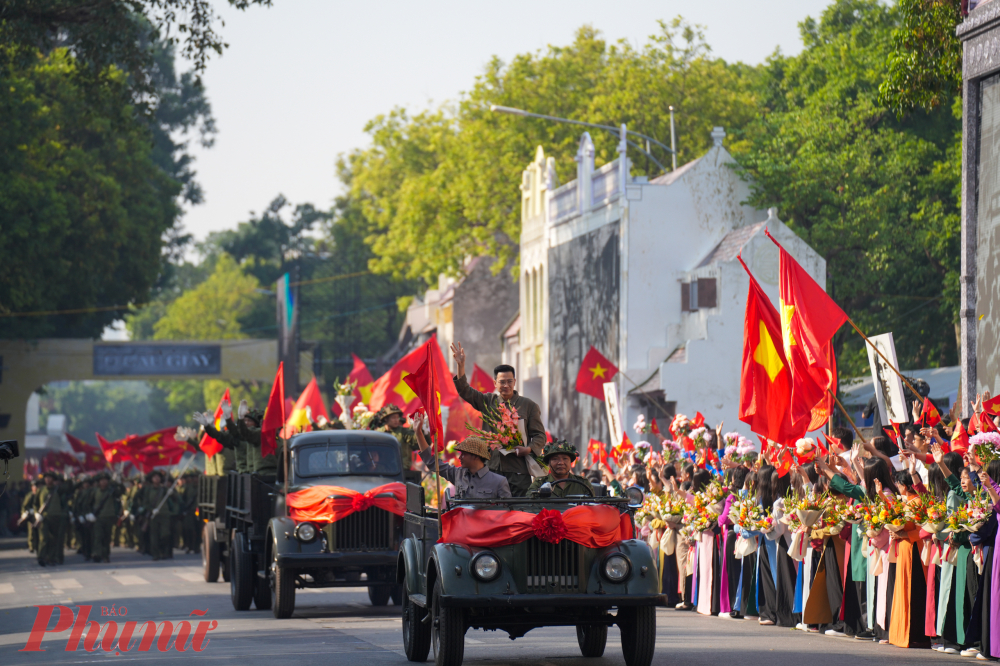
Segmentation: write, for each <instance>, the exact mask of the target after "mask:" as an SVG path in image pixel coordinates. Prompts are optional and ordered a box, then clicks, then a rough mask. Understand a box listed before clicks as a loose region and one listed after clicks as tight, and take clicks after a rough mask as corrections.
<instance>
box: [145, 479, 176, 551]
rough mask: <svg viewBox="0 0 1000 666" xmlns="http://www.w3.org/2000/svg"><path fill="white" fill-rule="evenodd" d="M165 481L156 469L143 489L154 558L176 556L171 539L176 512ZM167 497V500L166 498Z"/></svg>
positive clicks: (146, 523)
mask: <svg viewBox="0 0 1000 666" xmlns="http://www.w3.org/2000/svg"><path fill="white" fill-rule="evenodd" d="M168 492H169V490H168V488H167V486H165V485H164V483H163V473H162V472H161V471H159V470H154V471H153V473H152V474H150V475H149V485H147V486H146V488H144V489H143V501H142V508H143V518H144V525H145V527H146V530H145V531H146V533H147V538H148V539H149V554H150V555H152V556H153V560H154V561H157V560H163V559H170V558H172V557H173V556H174V552H173V548H171V541H170V517H171V516H173V515H174V513H176V511H177V508H176V505H175V503H174V498H173V497H172V495H173V493H170V495H171V496H168V495H167V493H168ZM164 498H166V500H164Z"/></svg>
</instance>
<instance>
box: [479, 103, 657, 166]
mask: <svg viewBox="0 0 1000 666" xmlns="http://www.w3.org/2000/svg"><path fill="white" fill-rule="evenodd" d="M490 111H493V112H495V113H506V114H509V115H512V116H522V117H524V118H541V119H542V120H551V121H553V122H557V123H568V124H570V125H582V126H583V127H594V128H597V129H602V130H607V131H609V132H614V133H615V134H620V133H621V131H622V130H621V129H620V128H618V127H612V126H611V125H598V124H597V123H586V122H583V121H582V120H570V119H569V118H560V117H558V116H548V115H545V114H544V113H531V112H530V111H525V110H524V109H515V108H512V107H509V106H500V105H498V104H491V105H490ZM671 117H673V116H672V115H671ZM624 131H625V134H626V135H628V134H631V135H632V136H637V137H640V138H642V139H646V141H651V142H653V143H655V144H656V145H657V146H659V147H661V148H663V149H664V150H665V151H667V152H668V153H670V154H671V155H675V153H674V150H673V149H672V148H668V147H667V146H665V145H663V144H662V143H660V142H659V141H657V140H656V139H654V138H653V137H651V136H647V135H645V134H641V133H639V132H633V131H632V130H630V129H625V130H624ZM625 141H626V142H627V143H628V145H630V146H632V147H633V148H635V149H636V150H638V151H639V152H641V153H643V154H644V155H646V157H648V158H649V159H651V160H653V162H654V163H655V164H656V166H658V167H660V169H662V170H663V171H666V170H667V168H666V167H665V166H663V165H662V164H660V161H659V160H657V159H656V158H655V157H653V156H652V155H651V154H650V153H649V152H648V151H646V150H643V148H642V146H640V145H638V144H636V143H635V142H633V141H629V140H628V138H627V136H626V137H625ZM676 163H677V158H676V156H675V157H674V164H675V165H676ZM675 168H676V167H675Z"/></svg>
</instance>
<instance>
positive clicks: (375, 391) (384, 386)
mask: <svg viewBox="0 0 1000 666" xmlns="http://www.w3.org/2000/svg"><path fill="white" fill-rule="evenodd" d="M431 341H433V342H434V344H433V345H431V346H430V347H428V349H429V350H430V355H431V359H432V362H433V363H434V373H435V376H436V377H437V381H438V390H439V391H440V392H441V403H440V404H442V405H444V406H446V407H450V406H451V404H452V403H453V402H455V401H456V400H461V398H460V397H459V395H458V389H456V388H455V381H454V380H453V379H452V376H451V372H449V371H448V363H447V362H446V361H445V360H444V354H442V353H441V346H440V345H439V344H438V341H437V334H434V335H432V336H431V338H430V340H428V342H431ZM425 360H427V351H425V350H424V347H423V346H421V347H418V348H417V349H415V350H413V351H412V352H410V353H409V354H407V355H406V356H404V357H403V358H401V359H399V361H397V362H396V365H394V366H392V367H391V368H389V371H388V372H386V373H385V374H384V375H382V376H381V377H379V378H378V379H376V380H375V383H374V384H373V385H372V392H371V400H370V401H369V403H368V408H369V409H370V410H372V411H373V412H374V411H378V410H379V409H381V408H382V407H384V406H386V405H388V404H394V405H396V406H398V407H399V408H400V409H402V410H403V413H404V414H412V413H413V412H415V411H416V410H417V408H418V407H420V406H421V402H420V399H419V398H418V397H417V394H416V393H414V392H413V389H412V388H410V385H409V384H407V383H406V381H405V380H404V378H405V377H406V376H407V375H410V374H412V373H414V372H416V370H417V368H419V367H420V366H421V364H423V363H424V361H425ZM449 420H450V419H449Z"/></svg>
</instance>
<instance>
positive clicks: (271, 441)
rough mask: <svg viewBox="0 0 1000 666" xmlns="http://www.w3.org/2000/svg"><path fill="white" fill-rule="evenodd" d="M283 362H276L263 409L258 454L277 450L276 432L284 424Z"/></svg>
mask: <svg viewBox="0 0 1000 666" xmlns="http://www.w3.org/2000/svg"><path fill="white" fill-rule="evenodd" d="M284 366H285V363H284V361H282V362H281V363H279V364H278V372H277V373H276V374H275V375H274V384H272V385H271V395H270V397H269V398H268V399H267V409H266V410H264V422H263V423H261V424H260V455H262V456H269V455H271V454H273V453H276V452H277V450H278V441H277V433H278V431H279V430H280V429H281V427H282V426H283V425H285V377H284V375H283V374H282V373H283V372H284V369H285V367H284Z"/></svg>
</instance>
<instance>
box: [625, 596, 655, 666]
mask: <svg viewBox="0 0 1000 666" xmlns="http://www.w3.org/2000/svg"><path fill="white" fill-rule="evenodd" d="M618 628H619V629H621V632H622V654H623V655H624V656H625V666H649V665H650V663H652V661H653V650H654V649H655V648H656V608H655V607H654V606H633V607H631V608H619V609H618Z"/></svg>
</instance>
